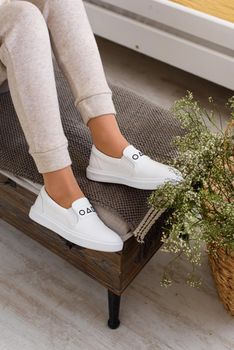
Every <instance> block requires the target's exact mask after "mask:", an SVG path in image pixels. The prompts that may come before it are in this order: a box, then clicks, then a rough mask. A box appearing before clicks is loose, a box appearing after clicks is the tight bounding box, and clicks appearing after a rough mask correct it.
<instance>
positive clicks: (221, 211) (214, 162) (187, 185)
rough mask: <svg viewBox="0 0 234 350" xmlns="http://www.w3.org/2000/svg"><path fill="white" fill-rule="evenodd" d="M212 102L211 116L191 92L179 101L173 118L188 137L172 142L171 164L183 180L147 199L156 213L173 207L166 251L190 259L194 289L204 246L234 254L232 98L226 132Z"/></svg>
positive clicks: (169, 271) (167, 275)
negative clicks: (156, 210)
mask: <svg viewBox="0 0 234 350" xmlns="http://www.w3.org/2000/svg"><path fill="white" fill-rule="evenodd" d="M209 102H210V104H211V106H212V107H213V108H214V109H213V110H211V111H209V112H208V111H207V110H206V109H205V108H202V107H201V106H200V105H199V103H198V102H197V101H195V100H194V98H193V94H192V93H191V92H189V91H188V92H187V95H186V96H185V97H183V98H181V99H180V100H178V101H176V102H175V104H174V106H173V109H172V111H173V114H174V116H175V118H177V119H178V120H179V121H180V124H181V127H182V128H183V129H185V131H186V132H185V135H183V136H177V137H176V138H175V139H174V140H173V143H174V145H175V146H176V148H177V150H178V152H177V156H176V157H175V158H174V159H172V160H171V161H170V162H169V164H170V165H172V166H174V167H175V168H177V169H178V170H180V171H181V173H182V175H183V177H184V180H183V181H182V182H180V183H179V184H177V185H174V184H171V183H169V182H167V183H165V184H164V185H163V186H161V187H159V188H157V189H156V190H154V191H153V192H152V193H151V195H150V197H149V199H148V202H149V204H150V205H152V206H153V207H155V208H157V209H162V208H168V207H171V208H173V213H172V214H171V216H170V217H169V218H168V220H167V222H166V224H169V225H165V226H167V228H165V229H164V232H163V236H162V241H163V242H164V244H163V245H162V250H163V251H165V252H171V253H174V254H175V258H177V257H179V256H181V255H182V254H183V255H184V256H185V257H186V259H187V260H188V262H189V263H191V268H192V272H191V273H190V274H189V276H188V277H187V283H188V284H189V285H190V286H195V287H198V286H199V285H200V284H201V280H200V277H199V276H198V275H197V273H196V267H197V266H198V265H200V264H201V253H202V249H203V246H204V244H205V246H206V249H207V251H209V253H212V254H215V253H216V250H217V249H218V248H219V247H222V248H225V249H234V96H233V97H231V98H230V99H229V100H228V102H227V108H228V111H229V113H230V120H229V122H228V127H226V129H225V130H223V129H222V128H219V127H218V126H217V124H216V122H215V121H214V119H215V117H216V115H217V112H214V110H215V108H216V106H215V104H214V102H213V100H212V98H211V97H210V98H209ZM208 123H211V124H212V126H213V127H215V129H216V130H215V132H214V131H211V128H210V127H208V126H207V124H208ZM175 258H174V259H173V260H172V261H171V262H170V263H169V264H168V266H167V267H166V268H165V272H164V274H163V278H162V281H161V284H162V285H164V286H169V285H171V283H172V276H173V264H174V262H175Z"/></svg>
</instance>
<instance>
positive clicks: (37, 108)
mask: <svg viewBox="0 0 234 350" xmlns="http://www.w3.org/2000/svg"><path fill="white" fill-rule="evenodd" d="M0 38H1V39H0V40H1V41H0V85H1V83H2V82H3V81H4V80H6V78H8V84H9V88H10V92H11V97H12V100H13V103H14V107H15V110H16V112H17V115H18V117H19V120H20V123H21V126H22V129H23V131H24V134H25V137H26V139H27V142H28V144H29V153H30V154H31V155H32V157H33V158H34V160H35V163H36V165H37V168H38V171H39V172H40V173H46V172H51V171H55V170H59V169H62V168H64V167H66V166H68V165H71V158H70V155H69V153H68V141H67V138H66V136H65V134H64V130H63V128H62V124H61V115H60V110H59V103H58V98H57V92H56V85H55V79H54V71H53V64H52V50H51V49H53V52H54V55H55V57H56V60H57V62H58V63H59V66H60V68H61V69H62V71H63V73H64V75H65V77H66V78H67V80H68V82H69V85H70V87H71V90H72V93H73V97H74V104H75V106H76V108H77V109H78V110H79V112H80V114H81V116H82V119H83V122H84V124H86V125H87V123H88V121H89V120H90V119H91V118H95V117H97V116H100V115H103V114H116V110H115V106H114V104H113V101H112V91H111V89H110V87H109V86H108V84H107V81H106V76H105V73H104V69H103V66H102V62H101V57H100V54H99V50H98V47H97V43H96V40H95V37H94V34H93V31H92V29H91V26H90V23H89V20H88V17H87V14H86V11H85V7H84V4H83V2H82V0H69V1H65V0H57V1H49V0H30V1H29V0H28V1H20V0H15V1H11V2H10V3H9V4H8V5H6V6H5V5H4V6H0Z"/></svg>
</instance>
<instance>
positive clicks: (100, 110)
mask: <svg viewBox="0 0 234 350" xmlns="http://www.w3.org/2000/svg"><path fill="white" fill-rule="evenodd" d="M75 106H76V107H77V109H78V111H79V112H80V114H81V116H82V119H83V121H84V123H85V125H87V124H88V122H89V120H90V119H92V118H95V117H98V116H100V115H104V114H115V115H116V109H115V106H114V103H113V100H112V92H105V93H100V94H96V95H92V96H89V97H87V98H84V99H82V100H81V101H75Z"/></svg>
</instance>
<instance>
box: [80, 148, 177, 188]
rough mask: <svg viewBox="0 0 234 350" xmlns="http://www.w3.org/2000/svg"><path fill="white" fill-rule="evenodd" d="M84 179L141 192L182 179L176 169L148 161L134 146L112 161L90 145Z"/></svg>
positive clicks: (112, 158) (151, 160) (149, 159)
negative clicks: (123, 186)
mask: <svg viewBox="0 0 234 350" xmlns="http://www.w3.org/2000/svg"><path fill="white" fill-rule="evenodd" d="M86 176H87V178H88V179H90V180H93V181H100V182H110V183H117V184H122V185H127V186H130V187H135V188H139V189H143V190H153V189H155V188H157V187H158V186H160V185H162V184H164V183H165V182H166V181H170V182H172V183H174V184H177V183H178V182H180V181H182V180H183V177H182V174H181V173H180V172H179V170H177V169H175V168H173V167H171V166H169V165H166V164H163V163H159V162H157V161H155V160H153V159H151V158H150V157H149V156H147V155H145V154H143V153H142V152H141V151H140V150H138V149H137V148H135V147H134V146H133V145H128V146H127V147H125V149H124V150H123V155H122V157H121V158H115V157H110V156H108V155H106V154H104V153H102V152H101V151H99V150H98V149H97V148H96V147H95V145H94V144H93V145H92V148H91V154H90V159H89V165H88V167H87V168H86Z"/></svg>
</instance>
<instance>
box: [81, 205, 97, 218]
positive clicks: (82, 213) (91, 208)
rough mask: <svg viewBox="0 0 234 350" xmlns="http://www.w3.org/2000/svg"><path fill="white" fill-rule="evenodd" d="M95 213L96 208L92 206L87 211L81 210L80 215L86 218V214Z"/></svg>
mask: <svg viewBox="0 0 234 350" xmlns="http://www.w3.org/2000/svg"><path fill="white" fill-rule="evenodd" d="M93 212H95V209H94V207H93V206H92V205H91V206H90V207H87V208H86V210H84V209H80V210H79V214H80V215H81V216H84V215H86V214H90V213H93Z"/></svg>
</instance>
